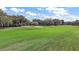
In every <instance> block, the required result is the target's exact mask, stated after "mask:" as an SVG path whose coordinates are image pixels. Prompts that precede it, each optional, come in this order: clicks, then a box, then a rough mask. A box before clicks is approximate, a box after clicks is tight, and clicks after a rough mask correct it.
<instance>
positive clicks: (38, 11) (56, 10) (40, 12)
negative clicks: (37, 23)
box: [2, 7, 79, 21]
mask: <svg viewBox="0 0 79 59" xmlns="http://www.w3.org/2000/svg"><path fill="white" fill-rule="evenodd" d="M2 10H3V11H4V12H5V13H7V14H8V15H23V16H25V17H26V18H27V19H29V20H32V19H34V18H39V19H45V18H52V19H54V18H59V19H63V20H65V21H74V20H77V19H79V7H5V8H2Z"/></svg>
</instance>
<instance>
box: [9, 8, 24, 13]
mask: <svg viewBox="0 0 79 59" xmlns="http://www.w3.org/2000/svg"><path fill="white" fill-rule="evenodd" d="M10 10H12V11H14V12H16V13H23V12H25V10H24V9H20V8H11V9H10Z"/></svg>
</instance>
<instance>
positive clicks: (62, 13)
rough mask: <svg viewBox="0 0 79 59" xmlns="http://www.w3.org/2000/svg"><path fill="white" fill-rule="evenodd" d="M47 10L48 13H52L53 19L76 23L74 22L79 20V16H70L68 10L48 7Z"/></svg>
mask: <svg viewBox="0 0 79 59" xmlns="http://www.w3.org/2000/svg"><path fill="white" fill-rule="evenodd" d="M46 10H48V12H50V13H52V17H51V18H59V19H64V20H65V21H74V20H76V19H78V17H77V16H75V15H72V14H70V13H69V12H68V10H66V9H64V8H56V7H55V8H54V7H48V8H46ZM53 14H54V15H53Z"/></svg>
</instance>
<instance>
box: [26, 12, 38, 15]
mask: <svg viewBox="0 0 79 59" xmlns="http://www.w3.org/2000/svg"><path fill="white" fill-rule="evenodd" d="M26 14H28V15H31V16H36V15H37V14H36V13H33V12H31V11H27V12H26Z"/></svg>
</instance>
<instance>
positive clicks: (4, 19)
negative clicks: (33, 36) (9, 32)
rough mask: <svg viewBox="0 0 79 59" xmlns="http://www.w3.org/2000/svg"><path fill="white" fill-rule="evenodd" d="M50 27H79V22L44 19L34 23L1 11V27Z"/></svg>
mask: <svg viewBox="0 0 79 59" xmlns="http://www.w3.org/2000/svg"><path fill="white" fill-rule="evenodd" d="M26 25H34V26H49V25H55V26H56V25H79V20H76V21H73V22H71V21H70V22H69V21H68V22H64V20H59V19H51V18H46V19H44V20H42V19H33V20H32V21H30V20H28V19H27V18H25V17H24V16H22V15H20V16H15V15H13V16H10V15H7V14H6V13H4V12H3V11H2V10H1V9H0V27H17V26H26Z"/></svg>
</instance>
